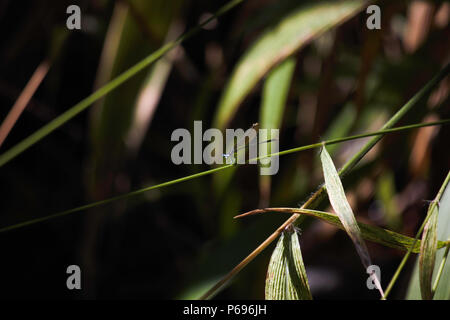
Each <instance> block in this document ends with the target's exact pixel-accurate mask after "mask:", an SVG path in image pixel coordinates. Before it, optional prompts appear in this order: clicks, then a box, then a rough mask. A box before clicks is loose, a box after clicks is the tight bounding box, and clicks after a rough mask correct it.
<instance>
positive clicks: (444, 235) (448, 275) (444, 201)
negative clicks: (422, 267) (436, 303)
mask: <svg viewBox="0 0 450 320" xmlns="http://www.w3.org/2000/svg"><path fill="white" fill-rule="evenodd" d="M449 182H450V172H449V173H448V175H447V178H446V179H445V181H444V183H443V185H442V187H441V190H440V191H439V194H441V196H439V194H438V196H439V197H438V196H437V197H436V199H437V200H438V202H432V203H431V204H433V203H435V205H437V203H439V215H438V217H437V239H440V240H447V239H449V238H450V188H449V187H448V183H449ZM439 248H440V246H439V241H438V249H439ZM443 251H444V250H439V251H438V252H437V253H436V259H435V261H436V264H435V266H434V271H433V274H434V275H437V274H438V273H440V277H439V283H436V284H435V285H434V286H433V287H436V291H435V292H434V296H433V299H434V300H450V286H449V285H448V284H449V283H450V263H448V262H447V263H446V264H445V265H442V261H443V259H444V257H445V252H443ZM444 261H445V260H444ZM440 268H442V271H441V272H438V270H439V269H440ZM420 289H421V288H420V272H419V259H417V260H416V264H415V266H414V270H413V273H412V276H411V279H410V280H409V287H408V291H407V294H406V299H408V300H417V299H420V298H421V297H422V296H421V290H420Z"/></svg>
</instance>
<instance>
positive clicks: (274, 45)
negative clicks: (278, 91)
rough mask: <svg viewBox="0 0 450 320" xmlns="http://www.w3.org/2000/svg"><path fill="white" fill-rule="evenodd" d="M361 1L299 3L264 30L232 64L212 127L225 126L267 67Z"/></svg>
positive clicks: (352, 12) (355, 9) (353, 11)
mask: <svg viewBox="0 0 450 320" xmlns="http://www.w3.org/2000/svg"><path fill="white" fill-rule="evenodd" d="M365 3H366V1H362V0H348V1H320V2H315V3H314V4H307V5H302V6H300V7H299V8H298V9H297V10H294V11H293V12H292V13H290V14H289V15H288V16H286V17H284V18H283V19H280V22H279V23H278V24H277V25H274V26H272V27H271V28H270V29H268V30H266V31H265V33H264V34H263V35H262V36H261V37H260V38H259V39H258V40H257V41H256V42H255V43H254V44H253V45H252V47H251V48H250V49H249V50H248V51H247V52H246V54H245V55H244V56H243V57H242V58H241V60H240V62H239V64H238V65H237V66H236V68H235V70H234V72H233V75H232V76H231V79H230V81H229V82H228V85H227V87H226V89H225V91H224V93H223V95H222V97H221V100H220V103H219V107H218V111H217V113H216V116H215V120H214V127H217V128H221V129H223V128H225V127H226V125H227V124H228V122H229V121H230V119H231V118H232V117H233V115H234V114H235V113H236V111H237V108H238V106H239V104H240V103H241V102H242V100H243V99H244V98H245V97H246V96H247V95H248V93H249V92H250V91H251V90H252V89H253V88H254V86H255V85H256V84H257V83H258V81H260V80H261V79H262V77H263V76H264V75H265V74H266V73H267V72H268V71H269V70H270V69H271V68H273V67H274V66H275V65H277V64H278V63H280V61H283V60H284V59H286V58H287V57H289V56H290V55H292V54H293V53H295V52H296V51H297V50H299V49H300V48H301V47H302V46H303V45H305V44H306V43H308V42H309V41H311V40H312V39H314V38H315V37H317V36H319V35H321V34H322V33H323V32H324V31H326V30H328V29H330V28H332V27H334V26H336V25H337V24H339V23H342V22H343V21H345V20H347V19H349V18H350V17H352V16H353V15H355V14H356V13H357V12H359V11H360V10H361V9H362V8H363V7H364V4H365Z"/></svg>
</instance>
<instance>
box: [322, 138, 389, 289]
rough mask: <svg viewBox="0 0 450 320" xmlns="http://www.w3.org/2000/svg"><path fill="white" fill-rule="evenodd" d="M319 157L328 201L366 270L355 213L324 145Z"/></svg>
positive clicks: (367, 260) (365, 253)
mask: <svg viewBox="0 0 450 320" xmlns="http://www.w3.org/2000/svg"><path fill="white" fill-rule="evenodd" d="M320 159H321V161H322V169H323V175H324V178H325V186H326V188H327V193H328V198H329V199H330V203H331V205H332V207H333V209H334V211H336V213H337V215H338V217H339V220H341V222H342V225H343V226H344V228H345V231H347V234H348V235H349V236H350V238H351V239H352V241H353V244H354V245H355V248H356V251H357V252H358V255H359V257H360V258H361V262H362V264H363V266H364V268H365V269H366V270H367V268H368V267H369V266H370V265H372V262H371V259H370V255H369V251H368V250H367V247H366V244H365V242H364V240H363V238H362V235H361V230H360V229H359V226H358V223H357V221H356V218H355V215H354V214H353V210H352V208H351V207H350V204H349V203H348V201H347V198H346V196H345V192H344V187H343V186H342V182H341V179H340V177H339V174H338V173H337V170H336V168H335V166H334V164H333V161H332V160H331V157H330V155H329V154H328V151H327V149H326V148H325V146H324V147H323V148H322V152H321V153H320ZM374 277H376V276H374ZM374 281H375V284H376V285H377V287H378V290H379V291H380V293H381V295H382V296H383V295H384V294H383V290H382V288H381V284H380V283H379V281H378V280H377V279H376V278H374Z"/></svg>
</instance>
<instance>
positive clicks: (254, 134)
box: [223, 123, 276, 163]
mask: <svg viewBox="0 0 450 320" xmlns="http://www.w3.org/2000/svg"><path fill="white" fill-rule="evenodd" d="M258 133H259V123H254V124H253V125H252V126H251V128H249V129H247V131H245V132H244V133H242V134H241V135H239V136H238V137H237V140H236V144H235V143H234V141H233V143H232V145H231V147H230V148H229V150H228V152H227V153H224V154H223V157H224V158H225V159H227V160H231V161H230V162H231V163H233V162H234V160H235V156H237V155H238V153H239V154H240V152H243V151H245V150H246V149H247V148H249V147H250V146H255V145H258V144H261V143H268V142H271V141H274V140H276V139H269V140H266V141H261V142H259V143H258V142H257V141H258ZM227 146H228V141H227ZM243 149H244V150H243ZM230 162H229V163H230Z"/></svg>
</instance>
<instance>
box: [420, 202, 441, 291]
mask: <svg viewBox="0 0 450 320" xmlns="http://www.w3.org/2000/svg"><path fill="white" fill-rule="evenodd" d="M430 210H432V211H431V212H430V213H429V215H430V218H429V219H428V222H427V223H426V224H425V229H424V232H423V236H422V244H421V246H420V255H419V275H420V291H421V293H422V298H423V299H424V300H431V299H432V298H433V294H432V292H431V281H432V277H433V270H434V262H435V259H436V251H437V218H438V214H439V211H438V207H437V206H430Z"/></svg>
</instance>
